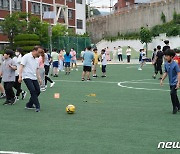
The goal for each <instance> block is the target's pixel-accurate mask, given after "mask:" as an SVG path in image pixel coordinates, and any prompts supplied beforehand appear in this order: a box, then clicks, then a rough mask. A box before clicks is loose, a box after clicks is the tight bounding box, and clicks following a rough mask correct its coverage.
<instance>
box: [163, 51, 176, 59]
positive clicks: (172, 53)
mask: <svg viewBox="0 0 180 154" xmlns="http://www.w3.org/2000/svg"><path fill="white" fill-rule="evenodd" d="M164 55H165V56H170V57H174V56H175V55H176V53H175V51H174V50H172V49H167V50H166V51H165V52H164Z"/></svg>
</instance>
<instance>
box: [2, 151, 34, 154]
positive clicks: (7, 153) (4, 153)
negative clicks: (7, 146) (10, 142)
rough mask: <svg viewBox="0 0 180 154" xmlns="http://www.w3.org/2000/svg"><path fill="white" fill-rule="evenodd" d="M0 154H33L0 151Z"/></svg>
mask: <svg viewBox="0 0 180 154" xmlns="http://www.w3.org/2000/svg"><path fill="white" fill-rule="evenodd" d="M0 154H33V153H24V152H15V151H0Z"/></svg>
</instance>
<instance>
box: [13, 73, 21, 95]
mask: <svg viewBox="0 0 180 154" xmlns="http://www.w3.org/2000/svg"><path fill="white" fill-rule="evenodd" d="M18 79H19V76H16V81H15V83H14V86H13V87H14V88H15V89H16V90H17V92H16V96H20V93H21V92H22V89H21V83H19V82H18Z"/></svg>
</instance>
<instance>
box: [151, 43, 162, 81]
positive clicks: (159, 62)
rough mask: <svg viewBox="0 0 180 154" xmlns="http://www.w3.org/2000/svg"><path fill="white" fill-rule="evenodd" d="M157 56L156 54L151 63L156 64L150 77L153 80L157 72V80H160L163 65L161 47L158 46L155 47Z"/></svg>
mask: <svg viewBox="0 0 180 154" xmlns="http://www.w3.org/2000/svg"><path fill="white" fill-rule="evenodd" d="M157 50H158V51H157V54H156V58H155V60H154V62H153V64H156V66H157V67H156V71H155V74H154V75H153V76H152V77H153V78H154V79H156V75H157V74H158V71H159V72H160V75H161V77H160V78H159V80H161V79H162V74H163V72H162V63H163V56H164V53H163V52H162V51H161V46H160V45H158V46H157Z"/></svg>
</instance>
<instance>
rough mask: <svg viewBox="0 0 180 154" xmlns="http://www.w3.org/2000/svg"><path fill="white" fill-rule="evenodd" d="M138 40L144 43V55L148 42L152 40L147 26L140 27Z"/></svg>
mask: <svg viewBox="0 0 180 154" xmlns="http://www.w3.org/2000/svg"><path fill="white" fill-rule="evenodd" d="M140 41H141V43H142V44H143V43H146V55H147V51H148V43H150V42H152V35H151V32H150V30H149V29H148V28H145V27H141V30H140Z"/></svg>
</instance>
